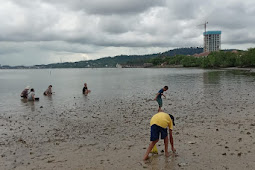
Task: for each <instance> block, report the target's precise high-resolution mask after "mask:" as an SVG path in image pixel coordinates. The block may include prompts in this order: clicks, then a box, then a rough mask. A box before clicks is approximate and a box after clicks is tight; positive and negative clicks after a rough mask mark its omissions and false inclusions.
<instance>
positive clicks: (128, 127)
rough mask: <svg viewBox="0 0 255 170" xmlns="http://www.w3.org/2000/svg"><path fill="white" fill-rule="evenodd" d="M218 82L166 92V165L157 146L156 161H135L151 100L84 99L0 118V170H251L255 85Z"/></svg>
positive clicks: (144, 139)
mask: <svg viewBox="0 0 255 170" xmlns="http://www.w3.org/2000/svg"><path fill="white" fill-rule="evenodd" d="M226 74H228V73H226ZM222 75H225V73H221V74H220V76H218V78H220V79H219V80H218V79H216V80H217V81H216V80H215V75H214V74H212V76H214V77H212V78H210V77H208V76H207V75H205V76H204V77H203V82H204V84H202V85H201V88H194V87H197V84H192V83H190V84H189V85H188V86H184V85H185V81H184V82H183V86H182V87H180V88H178V89H177V90H176V91H171V88H170V89H169V92H168V93H167V95H166V96H167V98H166V99H163V109H164V110H165V112H167V113H171V114H173V115H174V116H175V118H176V126H175V127H174V131H173V134H174V136H173V137H174V144H175V148H176V150H177V154H173V153H171V154H170V157H168V158H166V157H165V156H164V153H163V152H161V151H162V150H163V149H164V146H163V141H160V142H159V143H158V146H157V148H158V150H159V154H158V155H151V156H150V158H149V160H148V161H145V162H144V161H142V159H143V156H144V153H145V151H146V148H147V146H148V145H149V142H150V141H149V135H150V126H149V121H150V118H151V116H152V115H153V114H155V113H156V111H157V103H156V102H155V101H152V100H151V99H152V98H153V97H154V93H153V92H152V93H151V94H146V93H142V92H141V93H140V94H135V95H130V96H128V97H119V96H116V98H115V99H109V100H107V99H103V98H102V99H93V100H92V96H89V95H88V96H87V100H86V101H82V98H81V101H80V102H79V103H74V104H73V105H72V106H71V107H70V105H68V106H67V105H64V104H63V105H62V106H58V107H56V106H54V105H52V106H48V105H47V104H46V103H45V104H44V105H40V103H36V104H35V105H31V106H30V105H28V106H27V107H28V109H27V110H26V111H19V112H15V113H13V112H11V111H7V112H0V113H1V114H0V131H1V133H0V150H1V152H0V154H1V155H0V156H1V157H0V158H1V159H0V169H1V170H5V169H6V170H7V169H8V170H9V169H17V170H23V169H24V170H27V169H29V170H30V169H36V170H37V169H61V170H68V169H98V170H100V169H189V170H197V169H231V170H235V169H238V170H239V169H243V170H244V169H245V170H247V169H248V170H254V169H255V139H254V138H255V104H254V101H255V92H254V78H253V77H249V79H247V81H243V80H242V81H240V79H234V80H233V81H232V83H229V81H226V83H225V84H221V82H222V81H223V80H225V79H224V77H223V78H221V77H222ZM216 76H217V74H216ZM209 78H210V79H209ZM233 82H236V83H235V84H233ZM198 85H199V84H198ZM178 87H179V86H178ZM215 87H217V88H215ZM52 100H54V98H53V99H52ZM79 100H80V98H79V96H77V97H76V101H79ZM29 107H31V109H30V108H29Z"/></svg>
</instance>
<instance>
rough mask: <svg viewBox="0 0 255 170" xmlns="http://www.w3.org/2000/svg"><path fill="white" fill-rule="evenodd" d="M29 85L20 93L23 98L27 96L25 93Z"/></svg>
mask: <svg viewBox="0 0 255 170" xmlns="http://www.w3.org/2000/svg"><path fill="white" fill-rule="evenodd" d="M29 89H30V87H29V86H27V87H26V88H25V89H24V90H23V91H22V92H21V94H20V97H23V98H24V99H26V98H27V95H28V91H29Z"/></svg>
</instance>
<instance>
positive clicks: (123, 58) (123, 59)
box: [36, 47, 203, 68]
mask: <svg viewBox="0 0 255 170" xmlns="http://www.w3.org/2000/svg"><path fill="white" fill-rule="evenodd" d="M202 51H203V48H199V47H195V48H193V47H191V48H178V49H173V50H169V51H166V52H163V53H157V54H147V55H118V56H115V57H104V58H100V59H97V60H87V61H78V62H64V63H54V64H47V65H36V67H39V68H104V67H110V68H111V67H116V64H122V65H131V66H141V65H143V64H144V63H146V62H148V61H149V60H150V59H152V58H156V57H165V56H168V57H171V56H175V55H193V54H195V53H201V52H202Z"/></svg>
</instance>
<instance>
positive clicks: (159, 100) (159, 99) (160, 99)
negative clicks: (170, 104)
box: [157, 98, 163, 107]
mask: <svg viewBox="0 0 255 170" xmlns="http://www.w3.org/2000/svg"><path fill="white" fill-rule="evenodd" d="M157 102H158V106H159V107H162V105H163V102H162V98H157Z"/></svg>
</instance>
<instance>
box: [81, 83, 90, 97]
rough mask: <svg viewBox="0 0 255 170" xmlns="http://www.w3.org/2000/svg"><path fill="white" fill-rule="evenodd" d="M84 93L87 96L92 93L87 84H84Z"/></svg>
mask: <svg viewBox="0 0 255 170" xmlns="http://www.w3.org/2000/svg"><path fill="white" fill-rule="evenodd" d="M82 93H83V94H85V95H87V94H88V93H90V90H89V89H88V86H87V83H84V87H83V89H82Z"/></svg>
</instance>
